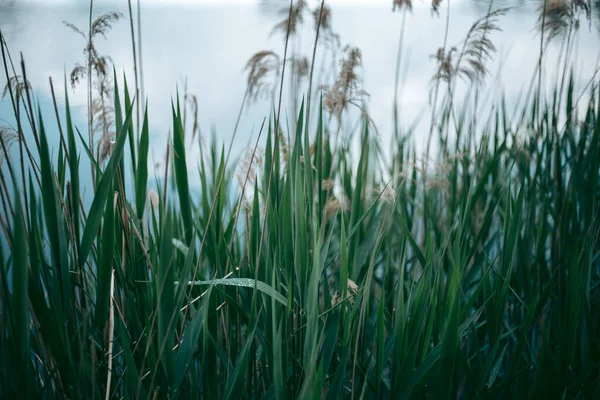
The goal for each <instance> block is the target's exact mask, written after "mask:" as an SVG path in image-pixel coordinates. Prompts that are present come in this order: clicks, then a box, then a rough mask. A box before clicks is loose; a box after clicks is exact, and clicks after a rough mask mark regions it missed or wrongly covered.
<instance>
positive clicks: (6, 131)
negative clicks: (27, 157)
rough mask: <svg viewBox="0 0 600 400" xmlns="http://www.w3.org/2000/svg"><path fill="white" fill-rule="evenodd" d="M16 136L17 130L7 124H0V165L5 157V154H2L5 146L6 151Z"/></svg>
mask: <svg viewBox="0 0 600 400" xmlns="http://www.w3.org/2000/svg"><path fill="white" fill-rule="evenodd" d="M18 137H19V136H18V134H17V131H15V130H14V129H13V128H11V127H8V126H0V138H1V139H2V142H1V143H2V144H3V145H4V148H3V147H2V144H0V166H2V164H3V163H4V160H5V158H6V154H4V150H5V148H6V152H9V151H10V148H11V146H12V145H13V143H14V142H15V141H16V140H17V138H18Z"/></svg>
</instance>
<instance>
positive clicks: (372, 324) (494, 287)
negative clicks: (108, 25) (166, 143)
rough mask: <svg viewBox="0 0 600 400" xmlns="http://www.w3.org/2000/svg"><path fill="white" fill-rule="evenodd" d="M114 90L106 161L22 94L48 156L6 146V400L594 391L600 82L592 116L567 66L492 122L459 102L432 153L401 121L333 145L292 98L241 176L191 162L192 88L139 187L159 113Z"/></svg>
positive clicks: (217, 161)
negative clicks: (391, 131) (382, 132)
mask: <svg viewBox="0 0 600 400" xmlns="http://www.w3.org/2000/svg"><path fill="white" fill-rule="evenodd" d="M3 50H4V48H3ZM7 75H8V70H7ZM116 81H117V80H116V79H115V96H114V97H115V104H114V108H115V122H116V126H117V132H118V133H117V135H116V140H115V143H114V148H113V149H112V154H111V156H110V158H109V159H107V160H106V161H105V162H101V161H100V160H98V159H97V157H95V156H94V154H93V153H94V151H93V149H89V148H87V147H86V144H85V142H84V140H83V139H82V138H81V135H77V132H78V131H77V128H76V127H75V126H73V121H72V120H71V116H70V109H69V105H68V103H67V104H65V106H64V110H65V112H66V114H65V115H64V118H63V116H61V117H60V119H59V124H60V129H56V128H54V127H53V128H52V129H51V128H50V124H49V123H48V121H47V120H46V119H47V118H49V117H48V116H42V115H41V112H39V110H38V111H36V110H35V108H34V107H32V105H31V101H29V102H27V100H29V99H28V98H27V97H24V96H20V97H17V96H14V97H13V101H14V104H15V110H20V111H21V114H19V112H17V115H21V118H22V123H23V124H26V123H28V124H29V126H30V128H31V131H32V133H33V134H34V135H35V138H36V143H33V144H31V143H29V144H28V143H26V142H25V141H20V143H19V146H20V149H21V151H24V150H23V149H25V146H27V148H26V149H25V150H27V152H29V151H31V152H33V153H34V154H35V155H36V156H35V157H32V158H31V159H30V161H31V162H27V163H26V164H24V161H23V160H25V159H26V157H22V158H21V159H20V160H19V159H14V158H13V159H9V158H7V159H6V160H5V162H6V163H7V165H6V166H5V167H6V169H7V170H8V171H9V174H7V175H3V176H2V182H1V183H2V190H0V194H1V200H2V221H3V224H2V235H3V236H4V238H3V240H6V243H7V246H8V249H9V254H0V263H1V264H0V274H1V276H0V313H1V314H0V332H1V333H0V391H1V392H2V394H4V395H6V396H7V398H21V397H22V396H30V397H41V396H42V394H43V395H44V397H46V398H65V397H66V398H73V399H75V398H85V399H91V398H199V397H202V398H207V399H212V398H257V399H258V398H265V399H269V398H296V397H301V398H308V399H313V398H327V399H336V398H362V397H365V398H528V397H540V398H542V397H543V398H558V397H560V398H593V397H597V396H599V395H600V260H599V256H600V237H599V234H600V224H599V222H598V217H599V216H600V202H599V201H598V196H599V195H600V180H599V165H600V96H599V95H598V88H597V87H595V88H593V89H592V90H589V91H588V93H587V96H585V99H586V100H585V101H587V102H588V103H587V107H581V105H580V104H579V103H578V102H579V97H577V94H576V93H575V92H574V89H573V83H572V82H573V79H572V78H571V79H570V80H569V79H566V82H565V84H564V85H560V87H559V88H557V89H556V91H555V93H554V95H553V96H552V98H551V99H550V100H549V101H543V100H542V99H541V98H540V97H541V96H539V95H537V94H538V93H539V92H537V91H535V90H533V92H534V93H536V95H534V96H532V97H531V99H530V100H531V101H529V102H528V103H526V104H524V105H523V106H522V109H521V112H520V113H518V114H517V115H516V116H514V117H513V116H511V115H509V114H508V112H507V111H506V108H505V107H503V106H502V105H503V103H502V102H501V103H500V107H498V108H497V109H496V111H495V112H494V113H493V114H492V116H491V117H490V118H489V120H487V121H485V122H483V121H476V114H477V113H476V112H475V111H474V110H471V109H469V105H471V104H472V103H471V102H465V103H464V104H465V105H464V106H463V107H462V109H458V110H457V108H456V105H454V104H452V103H449V102H445V103H444V105H443V106H441V107H440V110H438V115H440V116H441V117H440V119H439V121H440V122H439V123H436V124H435V125H434V128H433V129H434V138H436V137H437V138H438V139H439V140H438V142H439V150H437V151H436V154H437V155H436V157H434V158H433V160H429V162H427V163H425V162H422V161H421V160H420V158H419V157H418V154H417V151H416V150H415V149H414V147H413V145H412V140H411V139H410V135H408V134H404V135H403V134H398V135H396V136H395V138H394V140H393V146H392V147H391V148H388V149H387V150H386V152H385V153H386V154H385V155H384V152H383V151H382V149H381V141H380V138H379V137H378V136H377V134H375V133H373V132H372V129H371V125H370V123H369V122H368V120H367V119H366V118H364V119H363V121H362V124H361V128H360V129H359V130H358V131H357V133H356V134H354V133H352V132H348V133H347V134H346V133H344V134H343V135H341V139H340V140H339V141H338V142H337V143H335V145H334V144H333V143H332V142H333V136H334V132H331V131H330V128H329V126H330V124H329V123H328V121H327V119H326V118H324V116H323V115H324V109H323V106H322V105H319V107H317V110H318V117H317V118H315V120H316V123H314V121H313V123H311V124H310V125H308V126H307V124H308V119H307V117H306V114H305V112H304V105H302V106H301V107H300V112H299V114H298V117H297V121H296V123H295V124H294V125H295V127H296V129H295V133H290V132H284V131H283V130H281V129H278V128H277V127H276V125H277V123H278V122H277V120H278V117H277V116H273V117H272V118H271V119H269V120H266V121H265V122H264V124H263V128H262V130H261V133H262V135H263V136H266V147H265V149H264V156H262V157H261V160H260V161H261V162H260V163H259V162H258V161H257V159H258V157H257V155H258V151H257V150H256V148H255V149H254V151H252V152H251V153H250V154H251V155H252V156H251V157H249V159H248V160H245V162H246V163H247V164H248V166H249V167H250V168H246V169H245V171H246V173H244V174H242V175H241V176H240V178H241V182H242V185H241V186H239V187H238V186H236V185H237V184H236V183H235V179H234V174H235V163H233V162H232V161H229V160H228V152H227V151H226V150H225V149H223V150H219V145H218V144H217V143H215V142H212V143H210V144H209V145H208V146H206V145H205V146H204V147H203V148H202V149H201V153H202V154H203V157H202V158H201V161H200V162H199V165H198V169H197V170H192V169H189V168H188V163H187V162H186V158H185V147H184V146H186V145H187V144H186V143H189V137H186V132H185V130H184V124H183V120H182V113H181V109H180V105H179V102H178V100H176V101H175V102H174V104H173V107H172V109H171V110H170V115H172V118H173V130H172V133H173V136H172V148H171V153H170V159H169V161H168V164H167V168H166V170H165V171H166V176H160V177H157V178H156V180H154V179H153V178H152V177H149V176H148V175H149V174H150V173H149V168H148V146H149V140H148V135H149V134H148V132H149V127H148V118H147V115H144V118H143V123H142V126H141V127H134V123H133V120H134V119H135V118H132V114H134V113H135V111H134V110H135V105H134V102H135V101H137V100H135V99H130V96H129V94H128V93H127V92H126V91H123V92H119V88H118V86H119V85H117V84H116ZM125 87H126V85H125ZM119 94H121V95H122V97H120V96H119ZM66 96H67V94H66ZM11 97H12V93H11ZM67 97H68V96H67ZM120 98H122V99H123V103H124V104H120ZM28 103H29V104H28ZM142 108H143V107H142ZM578 109H579V110H581V109H585V112H584V114H582V115H580V114H579V113H578V111H577V110H578ZM165 111H166V112H169V110H165ZM166 112H165V115H167V113H166ZM28 117H29V118H28ZM330 121H331V119H330ZM61 122H62V124H61ZM53 126H56V125H55V124H54V125H53ZM23 129H25V128H24V127H23ZM137 129H139V132H138V131H137ZM276 132H277V133H276ZM449 132H450V133H449ZM134 133H136V134H137V135H136V134H134ZM49 135H61V146H60V151H59V150H57V149H50V148H49V146H48V139H47V138H48V136H49ZM63 135H64V136H63ZM188 135H189V132H188ZM288 138H289V139H288ZM80 139H81V140H80ZM356 142H358V143H360V148H361V151H360V152H353V151H351V150H350V148H351V146H352V143H356ZM258 143H259V142H258V141H257V146H258ZM82 146H83V147H82ZM128 146H129V148H130V149H131V157H129V156H128V155H127V150H126V149H127V148H128ZM80 148H83V149H84V151H83V152H81V153H79V152H78V149H80ZM21 154H23V153H21ZM127 157H129V158H127ZM384 157H386V158H387V159H388V160H389V162H385V163H384V162H382V161H381V160H382V159H383V158H384ZM35 160H37V161H35ZM126 160H129V161H131V160H136V161H135V162H125V161H126ZM34 162H37V163H39V164H37V165H34ZM88 165H91V166H92V168H95V169H96V171H97V174H95V178H94V179H95V181H94V182H93V186H94V193H93V199H92V201H91V205H90V207H88V208H86V207H84V206H83V201H82V196H83V194H82V192H83V189H81V188H82V187H84V186H85V185H86V184H87V185H88V186H89V185H91V184H92V183H90V182H81V181H80V177H81V176H82V174H80V169H84V168H87V167H88ZM125 168H127V169H130V171H128V172H127V176H132V177H134V179H135V182H134V185H132V187H133V188H134V190H133V191H131V190H129V191H127V192H126V190H125V188H126V187H128V186H127V185H125V184H124V179H125V178H124V176H125ZM17 169H21V174H19V171H18V170H17ZM192 175H196V176H199V181H200V186H201V187H200V191H199V193H198V192H195V191H194V190H192V187H191V186H190V183H189V181H190V180H191V178H190V177H191V176H192ZM332 186H333V187H332ZM148 188H152V190H153V191H154V190H155V191H156V192H157V195H156V197H152V196H150V197H152V201H147V198H148V194H147V190H148ZM252 189H254V190H252ZM250 192H251V193H252V195H251V196H248V193H250ZM1 250H2V248H1V247H0V251H1Z"/></svg>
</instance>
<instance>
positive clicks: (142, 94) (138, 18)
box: [137, 0, 146, 101]
mask: <svg viewBox="0 0 600 400" xmlns="http://www.w3.org/2000/svg"><path fill="white" fill-rule="evenodd" d="M137 23H138V24H137V25H138V61H139V67H140V80H139V85H140V101H142V100H143V101H145V100H146V98H145V97H144V63H143V61H142V8H141V7H140V0H137Z"/></svg>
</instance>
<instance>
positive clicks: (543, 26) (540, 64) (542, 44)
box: [536, 0, 548, 116]
mask: <svg viewBox="0 0 600 400" xmlns="http://www.w3.org/2000/svg"><path fill="white" fill-rule="evenodd" d="M547 3H548V0H544V8H543V10H542V34H541V36H540V58H539V60H538V95H537V103H536V110H537V111H536V112H537V114H538V116H539V114H540V100H541V97H542V72H543V70H542V61H543V58H544V33H545V30H546V5H547Z"/></svg>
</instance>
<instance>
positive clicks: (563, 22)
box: [538, 0, 591, 41]
mask: <svg viewBox="0 0 600 400" xmlns="http://www.w3.org/2000/svg"><path fill="white" fill-rule="evenodd" d="M590 9H591V5H590V4H589V1H586V0H572V1H571V0H549V1H547V2H546V3H545V5H544V4H542V5H541V6H540V7H539V13H540V15H539V17H538V30H540V31H543V32H544V36H545V37H546V38H547V40H548V41H550V40H552V39H554V38H556V37H558V36H561V35H563V34H564V33H565V32H566V31H567V30H568V29H569V28H571V27H573V28H575V29H577V28H578V27H579V16H580V14H581V13H583V14H585V15H586V16H587V18H588V20H589V19H590Z"/></svg>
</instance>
